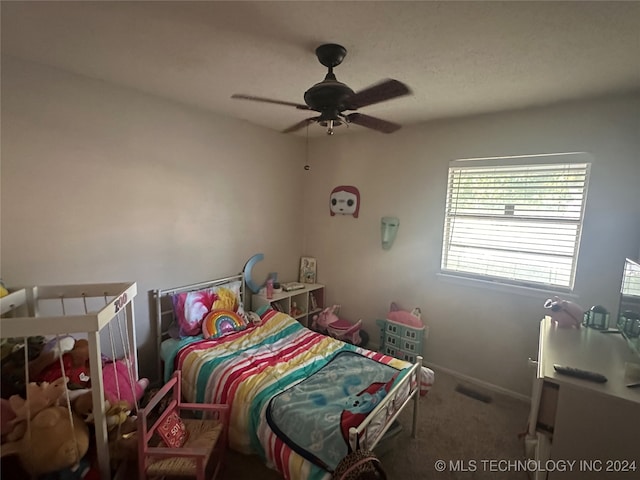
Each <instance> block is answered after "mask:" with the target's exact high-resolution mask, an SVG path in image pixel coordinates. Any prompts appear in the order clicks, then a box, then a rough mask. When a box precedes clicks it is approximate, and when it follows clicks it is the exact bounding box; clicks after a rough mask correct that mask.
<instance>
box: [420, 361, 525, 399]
mask: <svg viewBox="0 0 640 480" xmlns="http://www.w3.org/2000/svg"><path fill="white" fill-rule="evenodd" d="M423 363H424V365H425V366H427V367H429V368H431V369H433V370H440V371H441V372H443V373H446V374H448V375H451V376H452V377H456V378H459V379H460V380H464V381H465V382H469V383H473V384H474V385H478V386H479V387H483V388H486V389H487V390H492V391H494V392H497V393H501V394H503V395H506V396H508V397H511V398H515V399H516V400H520V401H522V402H525V403H531V398H530V397H528V396H526V395H523V394H522V393H518V392H514V391H513V390H509V389H507V388H503V387H500V386H498V385H494V384H493V383H489V382H485V381H484V380H479V379H477V378H474V377H470V376H469V375H465V374H464V373H460V372H456V371H455V370H451V369H450V368H446V367H441V366H440V365H436V364H434V363H430V362H423ZM437 381H438V377H436V382H437Z"/></svg>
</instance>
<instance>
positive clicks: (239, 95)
mask: <svg viewBox="0 0 640 480" xmlns="http://www.w3.org/2000/svg"><path fill="white" fill-rule="evenodd" d="M231 98H236V99H240V100H253V101H254V102H265V103H275V104H276V105H287V106H289V107H296V108H297V109H298V110H309V107H308V106H306V105H302V104H301V103H294V102H285V101H282V100H273V99H272V98H264V97H255V96H253V95H244V94H242V93H234V94H233V95H231Z"/></svg>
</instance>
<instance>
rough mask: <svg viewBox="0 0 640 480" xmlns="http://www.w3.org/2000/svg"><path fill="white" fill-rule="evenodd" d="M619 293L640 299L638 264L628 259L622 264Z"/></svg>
mask: <svg viewBox="0 0 640 480" xmlns="http://www.w3.org/2000/svg"><path fill="white" fill-rule="evenodd" d="M621 293H622V295H625V296H633V297H638V298H640V264H638V263H636V262H634V261H632V260H629V259H627V260H626V261H625V263H624V275H623V277H622V290H621Z"/></svg>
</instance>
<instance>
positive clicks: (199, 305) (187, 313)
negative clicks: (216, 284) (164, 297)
mask: <svg viewBox="0 0 640 480" xmlns="http://www.w3.org/2000/svg"><path fill="white" fill-rule="evenodd" d="M216 298H217V296H216V294H215V291H214V289H213V288H207V289H204V290H198V291H195V292H183V293H177V294H175V295H173V298H172V301H173V312H174V314H175V317H176V321H177V322H178V328H179V332H180V336H181V337H187V336H191V335H198V334H199V333H200V325H201V324H202V319H203V318H204V317H205V315H206V314H207V313H209V312H210V311H211V306H212V305H213V302H214V301H215V300H216Z"/></svg>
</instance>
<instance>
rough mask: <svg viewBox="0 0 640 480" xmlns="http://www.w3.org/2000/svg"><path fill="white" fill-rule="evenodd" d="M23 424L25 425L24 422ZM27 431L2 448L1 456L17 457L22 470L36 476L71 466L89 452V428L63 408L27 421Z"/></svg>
mask: <svg viewBox="0 0 640 480" xmlns="http://www.w3.org/2000/svg"><path fill="white" fill-rule="evenodd" d="M25 423H26V422H25ZM29 429H30V432H29V433H26V432H25V434H24V435H23V436H22V437H21V438H19V439H17V440H15V441H12V442H8V443H5V444H3V445H2V450H1V453H0V455H1V456H3V457H4V456H6V455H18V457H19V459H20V463H21V464H22V466H23V468H24V469H25V470H26V471H27V472H28V473H29V474H31V475H33V476H38V475H42V474H45V473H49V472H56V471H58V470H63V469H66V468H69V467H73V466H74V465H77V464H78V463H79V462H80V459H81V458H82V457H83V456H84V455H85V454H86V453H87V450H88V449H89V429H88V428H87V425H86V424H85V423H84V422H83V421H82V419H81V418H79V417H78V416H77V415H75V414H73V413H71V417H70V415H69V410H68V409H67V408H65V407H59V406H53V407H47V408H45V409H44V410H41V411H39V412H38V413H37V414H36V415H35V416H34V417H33V418H32V419H31V421H30V422H29Z"/></svg>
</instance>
